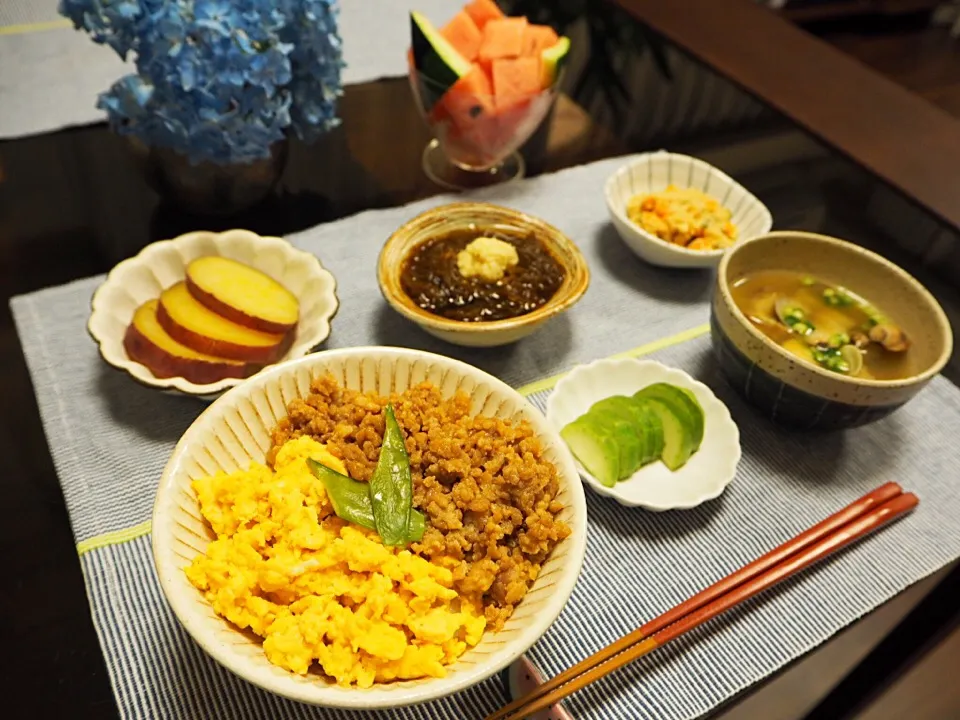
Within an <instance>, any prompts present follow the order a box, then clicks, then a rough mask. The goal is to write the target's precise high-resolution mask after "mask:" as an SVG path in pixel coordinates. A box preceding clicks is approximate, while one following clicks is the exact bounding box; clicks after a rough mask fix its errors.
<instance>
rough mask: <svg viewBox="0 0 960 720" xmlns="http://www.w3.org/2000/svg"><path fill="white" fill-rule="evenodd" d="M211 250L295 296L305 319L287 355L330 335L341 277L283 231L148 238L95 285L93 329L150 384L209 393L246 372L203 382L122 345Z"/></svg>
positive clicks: (105, 348)
mask: <svg viewBox="0 0 960 720" xmlns="http://www.w3.org/2000/svg"><path fill="white" fill-rule="evenodd" d="M210 255H219V256H222V257H228V258H232V259H233V260H238V261H239V262H242V263H246V264H247V265H249V266H251V267H253V268H256V269H257V270H260V271H261V272H264V273H266V274H267V275H269V276H270V277H272V278H273V279H274V280H276V281H277V282H279V283H281V284H283V285H284V286H285V287H286V288H287V289H288V290H289V291H290V292H292V293H293V294H294V295H296V296H297V299H298V300H299V301H300V321H299V322H298V323H297V330H296V332H297V335H296V338H295V339H294V341H293V344H292V345H291V346H290V349H289V350H288V351H287V354H286V355H284V357H283V359H284V360H291V359H293V358H298V357H302V356H304V355H306V354H307V353H309V352H310V351H311V350H312V349H313V348H315V347H317V346H318V345H319V344H320V343H322V342H323V341H324V340H326V339H327V337H328V336H329V335H330V321H331V320H332V319H333V316H334V315H336V313H337V308H338V306H339V301H338V300H337V292H336V289H337V283H336V281H335V280H334V277H333V275H332V274H331V273H330V271H329V270H326V269H325V268H324V267H323V266H322V265H321V264H320V261H319V260H318V259H317V258H316V257H315V256H314V255H311V254H310V253H307V252H304V251H302V250H297V249H296V248H295V247H293V246H292V245H291V244H290V243H288V242H287V241H286V240H283V239H281V238H277V237H262V236H260V235H257V234H256V233H252V232H250V231H249V230H228V231H226V232H222V233H214V232H205V231H200V232H192V233H187V234H186V235H181V236H180V237H177V238H174V239H173V240H162V241H160V242H155V243H151V244H150V245H147V246H146V247H145V248H144V249H143V250H141V251H140V253H139V254H137V255H136V256H135V257H132V258H129V259H127V260H124V261H123V262H121V263H119V264H118V265H117V266H116V267H114V268H113V270H111V271H110V274H109V275H107V279H106V280H105V281H104V283H103V285H101V286H100V287H99V288H97V291H96V292H95V293H94V295H93V301H92V305H93V312H92V313H91V315H90V320H89V321H88V322H87V329H88V330H89V332H90V334H91V335H92V336H93V338H94V340H96V341H97V343H98V345H99V346H100V354H101V355H102V356H103V359H104V360H106V361H107V362H108V363H110V364H111V365H113V366H114V367H116V368H119V369H121V370H126V371H127V372H128V373H130V375H131V376H132V377H133V378H134V379H136V380H138V381H139V382H141V383H143V384H144V385H149V386H151V387H156V388H163V389H167V390H175V391H179V392H182V393H186V394H188V395H196V396H199V397H205V398H208V399H212V398H213V397H215V396H216V395H218V394H220V393H222V392H223V391H224V390H226V389H228V388H231V387H233V386H234V385H238V384H240V383H241V382H243V381H244V380H243V379H240V378H227V379H224V380H220V381H219V382H215V383H209V384H206V385H198V384H196V383H192V382H190V381H188V380H186V379H185V378H182V377H171V378H158V377H155V376H154V374H153V373H152V372H150V371H149V370H148V369H147V368H146V367H144V366H143V365H141V364H140V363H138V362H134V361H133V360H131V359H130V358H129V356H128V355H127V352H126V350H124V348H123V336H124V334H125V333H126V330H127V326H128V325H129V324H130V321H131V320H132V319H133V313H134V311H135V310H136V309H137V308H138V307H139V306H140V305H141V304H143V303H145V302H146V301H148V300H151V299H153V298H156V297H159V295H160V293H161V292H162V291H163V290H164V289H166V288H168V287H170V286H171V285H174V284H175V283H178V282H180V281H181V280H183V279H184V278H185V277H186V267H187V265H188V264H189V263H190V262H191V261H192V260H195V259H196V258H199V257H207V256H210Z"/></svg>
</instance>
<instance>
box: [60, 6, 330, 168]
mask: <svg viewBox="0 0 960 720" xmlns="http://www.w3.org/2000/svg"><path fill="white" fill-rule="evenodd" d="M60 12H61V14H63V15H64V16H66V17H68V18H70V19H71V20H72V21H73V23H74V25H75V26H76V27H77V28H82V29H83V30H85V31H86V32H87V33H89V35H90V37H91V38H92V39H93V40H94V41H95V42H97V43H101V44H105V45H108V46H109V47H111V48H113V50H114V51H116V52H117V54H118V55H120V57H122V58H124V59H126V57H127V56H128V55H132V56H133V57H134V60H135V64H136V68H137V72H136V73H135V74H131V75H127V76H126V77H123V78H121V79H120V80H118V81H117V82H116V83H114V85H113V86H112V87H111V88H110V89H109V90H107V91H106V92H104V93H102V94H101V95H100V98H99V100H98V102H97V106H98V107H100V108H102V109H104V110H105V111H106V113H107V116H108V118H109V120H110V123H111V125H112V126H113V128H114V129H115V130H116V131H117V132H119V133H122V134H129V135H134V136H136V137H137V138H139V139H140V140H142V141H143V142H144V143H146V144H148V145H156V146H162V147H169V148H172V149H173V150H176V151H178V152H180V153H182V154H184V155H186V156H187V157H188V158H189V159H190V160H191V161H192V162H200V161H202V160H210V161H213V162H216V163H222V164H226V163H238V162H252V161H254V160H257V159H259V158H265V157H268V156H269V155H270V146H271V145H272V144H273V143H275V142H277V141H278V140H282V139H283V138H285V137H287V136H288V134H289V133H290V131H292V132H293V133H295V134H296V135H297V136H298V137H300V138H302V139H303V140H306V141H311V140H313V139H315V138H316V137H317V136H319V135H321V134H322V133H325V132H327V131H328V130H330V129H331V128H333V127H335V126H336V125H337V123H338V122H339V121H338V119H337V116H336V112H337V100H338V98H339V97H340V95H341V94H342V86H341V80H340V73H341V70H342V69H343V65H344V63H343V53H342V47H341V41H340V35H339V31H338V28H337V9H336V2H335V0H273V1H272V2H271V1H270V0H60Z"/></svg>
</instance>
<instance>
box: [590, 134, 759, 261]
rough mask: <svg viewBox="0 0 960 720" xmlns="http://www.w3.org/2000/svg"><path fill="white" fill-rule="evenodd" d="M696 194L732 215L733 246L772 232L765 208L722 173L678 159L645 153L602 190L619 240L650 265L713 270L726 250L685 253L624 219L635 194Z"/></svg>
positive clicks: (698, 162)
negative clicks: (691, 190)
mask: <svg viewBox="0 0 960 720" xmlns="http://www.w3.org/2000/svg"><path fill="white" fill-rule="evenodd" d="M670 184H673V185H676V186H677V187H680V188H690V187H694V188H698V189H700V190H702V191H703V192H705V193H706V194H707V195H710V196H712V197H714V198H716V199H717V200H719V201H720V204H721V205H723V206H724V207H727V208H729V209H730V211H731V213H732V218H731V220H732V221H733V223H734V224H735V225H736V226H737V228H738V230H739V235H738V236H737V242H738V243H741V242H745V241H747V240H751V239H752V238H755V237H759V236H760V235H765V234H766V233H768V232H770V228H771V227H773V218H772V217H771V215H770V211H769V210H768V209H767V206H766V205H764V204H763V203H762V202H760V201H759V200H758V199H757V198H756V197H755V196H754V195H753V194H752V193H751V192H750V191H749V190H747V189H746V188H745V187H743V185H741V184H740V183H738V182H737V181H736V180H734V179H733V178H731V177H730V176H729V175H727V174H726V173H724V172H722V171H720V170H718V169H717V168H715V167H713V166H712V165H710V164H708V163H705V162H704V161H703V160H698V159H697V158H693V157H690V156H689V155H680V154H678V153H671V152H666V151H665V150H660V151H658V152H651V153H644V154H642V155H638V156H636V157H635V158H634V159H633V160H631V161H630V162H629V163H627V164H626V165H624V166H623V167H621V168H620V169H619V170H617V171H616V172H615V173H613V175H611V176H610V178H609V179H608V180H607V182H606V185H604V195H605V196H606V200H607V209H608V210H609V211H610V219H611V220H612V221H613V225H614V227H615V228H616V229H617V233H619V235H620V237H621V239H622V240H623V241H624V242H625V243H626V244H627V246H628V247H629V248H630V249H631V250H633V252H634V253H636V254H637V255H638V256H639V257H640V258H642V259H643V260H645V261H647V262H648V263H650V264H651V265H660V266H663V267H676V268H706V267H716V266H717V265H719V264H720V258H722V257H723V254H724V253H725V252H726V250H688V249H687V248H685V247H680V246H679V245H673V244H672V243H668V242H666V241H665V240H661V239H660V238H658V237H657V236H656V235H652V234H651V233H648V232H647V231H646V230H644V229H642V228H641V227H640V226H638V225H637V224H636V223H634V222H632V221H631V220H630V218H628V217H627V201H628V200H630V198H631V197H633V196H634V195H638V194H646V193H651V192H660V191H661V190H665V189H666V188H667V186H668V185H670Z"/></svg>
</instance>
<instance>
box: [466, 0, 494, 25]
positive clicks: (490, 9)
mask: <svg viewBox="0 0 960 720" xmlns="http://www.w3.org/2000/svg"><path fill="white" fill-rule="evenodd" d="M463 11H464V12H465V13H466V14H467V15H469V16H470V17H471V18H472V19H473V22H475V23H476V24H477V27H478V28H480V29H481V30H483V28H484V26H485V25H486V24H487V23H488V22H490V21H491V20H499V19H500V18H502V17H504V15H503V11H502V10H501V9H500V8H499V7H498V6H497V4H496V3H495V2H494V1H493V0H473V2H468V3H467V4H466V6H465V7H464V8H463Z"/></svg>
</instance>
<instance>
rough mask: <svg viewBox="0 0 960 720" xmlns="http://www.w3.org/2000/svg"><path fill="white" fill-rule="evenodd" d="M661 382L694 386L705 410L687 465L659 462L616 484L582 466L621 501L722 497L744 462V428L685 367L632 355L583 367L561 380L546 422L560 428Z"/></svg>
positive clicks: (669, 505)
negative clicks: (605, 402) (699, 439)
mask: <svg viewBox="0 0 960 720" xmlns="http://www.w3.org/2000/svg"><path fill="white" fill-rule="evenodd" d="M658 382H665V383H671V384H672V385H678V386H680V387H684V388H688V389H689V390H692V391H693V393H694V395H696V397H697V400H698V401H699V403H700V405H701V407H702V408H703V413H704V427H703V443H702V444H701V445H700V449H699V450H697V452H696V453H694V454H693V456H692V457H691V458H690V460H689V461H687V464H686V465H684V466H683V467H682V468H680V469H679V470H677V471H676V472H673V471H671V470H670V469H669V468H667V466H666V465H664V464H663V463H662V462H660V461H659V460H658V461H656V462H653V463H650V464H649V465H647V466H645V467H642V468H640V469H639V470H638V471H637V472H635V473H634V474H633V475H632V476H630V477H629V478H626V479H625V480H622V481H620V482H618V483H617V484H616V485H615V486H613V487H612V488H611V487H607V486H605V485H603V484H602V483H600V481H599V480H597V479H596V478H595V477H593V476H592V475H591V474H590V473H588V472H587V471H586V470H585V469H584V468H583V466H582V465H581V464H580V463H579V461H578V462H577V469H578V470H580V475H581V476H582V477H583V478H584V480H585V481H586V483H587V484H588V485H589V486H590V487H591V488H593V489H594V490H595V491H597V492H598V493H600V494H601V495H608V496H610V497H612V498H614V499H615V500H616V501H617V502H619V503H620V504H621V505H627V506H630V507H643V508H646V509H647V510H657V511H659V510H677V509H687V508H692V507H695V506H697V505H699V504H700V503H702V502H705V501H707V500H712V499H713V498H715V497H717V496H718V495H720V493H722V492H723V490H724V488H726V487H727V485H728V484H730V481H731V480H733V476H734V475H735V474H736V471H737V464H738V463H739V462H740V431H739V430H738V429H737V425H736V423H734V422H733V419H732V418H731V417H730V411H729V410H727V406H726V405H724V404H723V403H722V402H720V400H718V399H717V396H716V395H714V394H713V391H712V390H711V389H710V388H708V387H707V386H706V385H704V384H703V383H701V382H698V381H696V380H694V379H693V378H692V377H690V376H689V375H687V374H686V373H685V372H683V371H682V370H677V369H676V368H669V367H667V366H666V365H661V364H660V363H658V362H654V361H652V360H632V359H623V360H597V361H596V362H592V363H590V364H589V365H581V366H580V367H577V368H575V369H574V370H573V371H571V372H570V374H569V375H567V376H566V377H565V378H563V380H561V381H560V382H559V383H557V387H556V388H555V389H554V391H553V393H552V394H551V395H550V398H549V399H548V400H547V421H548V422H549V423H550V424H551V425H552V426H553V427H554V429H555V430H557V432H559V431H560V430H562V429H563V427H564V426H565V425H567V423H570V422H573V421H574V420H576V419H577V418H578V417H580V416H581V415H583V414H584V413H585V412H587V410H589V409H590V406H591V405H593V404H594V403H595V402H597V401H598V400H602V399H603V398H606V397H610V396H611V395H633V393H635V392H637V391H638V390H640V389H641V388H645V387H646V386H647V385H652V384H653V383H658Z"/></svg>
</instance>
